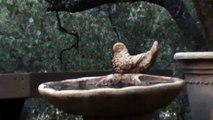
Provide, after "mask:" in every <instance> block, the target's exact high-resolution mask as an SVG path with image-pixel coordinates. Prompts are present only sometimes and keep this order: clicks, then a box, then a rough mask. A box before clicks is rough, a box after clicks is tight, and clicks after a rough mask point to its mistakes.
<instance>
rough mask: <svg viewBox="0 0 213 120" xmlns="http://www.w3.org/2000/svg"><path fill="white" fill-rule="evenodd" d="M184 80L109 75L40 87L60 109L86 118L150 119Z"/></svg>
mask: <svg viewBox="0 0 213 120" xmlns="http://www.w3.org/2000/svg"><path fill="white" fill-rule="evenodd" d="M103 80H104V82H102V81H103ZM183 83H184V82H183V80H181V79H179V78H175V77H165V76H155V75H147V74H110V75H106V76H96V77H83V78H77V79H67V80H62V81H57V82H46V83H43V84H41V85H40V86H39V88H38V90H39V92H40V94H41V95H42V96H43V97H44V98H46V99H47V100H48V101H49V102H50V103H52V104H53V105H55V106H56V107H58V108H59V109H61V110H63V111H65V112H67V113H71V114H76V115H83V118H84V120H151V119H152V114H153V112H154V111H155V110H157V109H159V108H162V107H166V106H167V105H168V104H170V103H171V102H172V101H173V99H174V98H175V97H176V96H177V95H178V93H179V92H180V91H181V89H182V87H183Z"/></svg>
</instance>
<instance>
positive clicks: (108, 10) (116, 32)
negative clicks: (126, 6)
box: [107, 5, 121, 41]
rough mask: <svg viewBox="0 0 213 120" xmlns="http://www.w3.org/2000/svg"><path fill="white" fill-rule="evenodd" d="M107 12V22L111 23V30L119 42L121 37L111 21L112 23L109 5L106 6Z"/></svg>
mask: <svg viewBox="0 0 213 120" xmlns="http://www.w3.org/2000/svg"><path fill="white" fill-rule="evenodd" d="M107 12H108V18H109V21H110V23H111V25H112V29H113V31H114V32H115V34H116V36H117V39H118V41H121V36H120V34H119V32H118V30H117V28H116V26H115V25H114V24H113V21H112V15H111V5H109V6H108V9H107Z"/></svg>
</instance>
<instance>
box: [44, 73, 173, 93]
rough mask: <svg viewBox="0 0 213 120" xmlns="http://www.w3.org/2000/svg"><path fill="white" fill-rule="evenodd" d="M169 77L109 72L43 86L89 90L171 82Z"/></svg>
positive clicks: (58, 88)
mask: <svg viewBox="0 0 213 120" xmlns="http://www.w3.org/2000/svg"><path fill="white" fill-rule="evenodd" d="M79 80H80V81H79ZM171 82H173V81H172V80H170V79H163V78H162V79H156V78H155V77H149V76H148V75H144V74H110V75H106V76H100V77H84V78H78V79H72V80H65V81H57V82H54V83H52V82H49V83H47V84H46V86H45V88H52V89H54V90H57V91H60V90H90V89H98V88H124V87H130V86H151V85H155V84H161V83H164V84H165V83H171Z"/></svg>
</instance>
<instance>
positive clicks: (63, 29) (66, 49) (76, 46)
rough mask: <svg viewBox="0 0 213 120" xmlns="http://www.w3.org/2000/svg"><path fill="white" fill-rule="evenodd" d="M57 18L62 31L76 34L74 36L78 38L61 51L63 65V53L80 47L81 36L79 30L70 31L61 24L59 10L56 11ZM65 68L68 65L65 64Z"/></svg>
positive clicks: (60, 58)
mask: <svg viewBox="0 0 213 120" xmlns="http://www.w3.org/2000/svg"><path fill="white" fill-rule="evenodd" d="M56 18H57V21H58V28H59V30H60V31H61V32H62V33H67V34H69V35H72V36H74V37H75V38H76V42H75V43H73V44H72V45H71V46H70V47H68V48H65V49H62V50H61V51H60V53H59V60H60V63H61V65H63V53H64V52H65V51H68V50H71V49H73V48H76V49H78V47H79V41H80V36H79V33H78V32H76V31H74V30H72V31H68V30H67V29H65V28H64V27H62V25H61V19H60V17H59V13H58V11H56ZM64 68H65V70H66V66H65V67H64Z"/></svg>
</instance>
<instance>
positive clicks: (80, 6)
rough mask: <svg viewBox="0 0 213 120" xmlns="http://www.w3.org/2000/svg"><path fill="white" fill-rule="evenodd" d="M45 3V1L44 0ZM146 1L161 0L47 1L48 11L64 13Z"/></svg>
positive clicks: (160, 1) (159, 1)
mask: <svg viewBox="0 0 213 120" xmlns="http://www.w3.org/2000/svg"><path fill="white" fill-rule="evenodd" d="M46 1H47V0H46ZM137 1H146V2H150V3H154V4H159V5H160V4H161V3H162V1H163V0H76V1H72V3H66V2H62V0H53V2H50V0H48V3H49V6H48V8H47V10H48V11H66V12H81V11H84V10H88V9H91V8H95V7H98V6H101V5H103V4H110V3H119V2H130V3H133V2H137Z"/></svg>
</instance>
